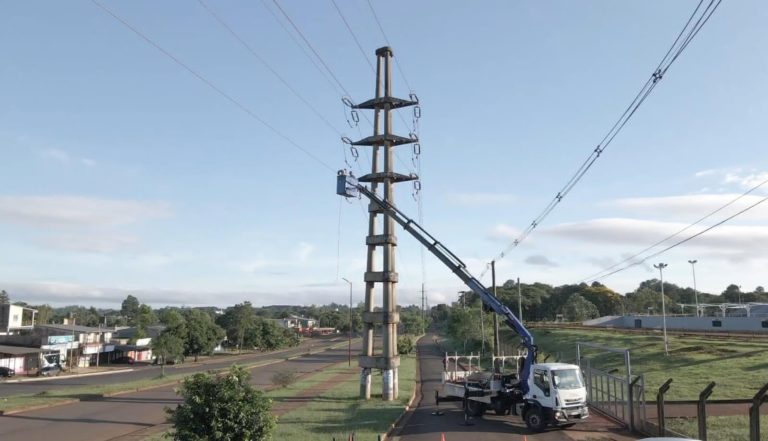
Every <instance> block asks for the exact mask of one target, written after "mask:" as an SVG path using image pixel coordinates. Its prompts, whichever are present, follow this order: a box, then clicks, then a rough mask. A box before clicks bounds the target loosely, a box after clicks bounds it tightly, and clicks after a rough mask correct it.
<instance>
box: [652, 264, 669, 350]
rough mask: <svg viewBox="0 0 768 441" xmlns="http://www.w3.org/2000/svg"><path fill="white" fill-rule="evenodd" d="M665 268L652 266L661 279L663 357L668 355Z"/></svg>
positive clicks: (659, 265)
mask: <svg viewBox="0 0 768 441" xmlns="http://www.w3.org/2000/svg"><path fill="white" fill-rule="evenodd" d="M667 266H668V265H667V264H666V263H659V264H658V265H653V267H654V268H658V270H659V278H660V279H661V321H662V325H663V327H664V355H669V344H668V343H667V308H666V305H665V301H664V268H666V267H667Z"/></svg>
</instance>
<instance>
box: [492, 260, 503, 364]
mask: <svg viewBox="0 0 768 441" xmlns="http://www.w3.org/2000/svg"><path fill="white" fill-rule="evenodd" d="M491 284H492V285H493V296H494V297H496V261H495V260H492V261H491ZM493 355H495V356H497V357H498V356H499V355H501V350H500V348H499V315H498V314H493ZM493 367H494V368H495V367H496V366H493Z"/></svg>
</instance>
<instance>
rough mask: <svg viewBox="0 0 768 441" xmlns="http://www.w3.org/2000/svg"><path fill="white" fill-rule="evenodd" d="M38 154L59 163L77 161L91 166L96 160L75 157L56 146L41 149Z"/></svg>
mask: <svg viewBox="0 0 768 441" xmlns="http://www.w3.org/2000/svg"><path fill="white" fill-rule="evenodd" d="M39 154H40V157H41V158H43V159H45V160H48V161H54V162H59V163H61V164H72V163H78V164H81V165H84V166H86V167H93V166H95V165H96V161H95V160H93V159H91V158H79V157H75V156H73V155H72V154H70V153H69V152H67V151H64V150H61V149H56V148H47V149H43V150H41V151H40V152H39Z"/></svg>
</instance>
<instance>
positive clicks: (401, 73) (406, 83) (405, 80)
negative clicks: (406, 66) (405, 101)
mask: <svg viewBox="0 0 768 441" xmlns="http://www.w3.org/2000/svg"><path fill="white" fill-rule="evenodd" d="M368 7H369V8H370V9H371V14H373V18H374V19H375V20H376V24H377V25H378V26H379V30H380V31H381V35H382V36H383V37H384V41H386V42H387V46H390V47H391V46H392V45H391V44H390V43H389V38H387V33H386V32H384V26H382V25H381V21H380V20H379V15H378V14H376V9H374V7H373V3H371V0H368ZM395 64H396V65H397V70H398V71H399V72H400V76H401V77H403V81H404V82H405V85H406V86H407V87H408V90H409V91H410V92H413V88H412V87H411V85H410V84H408V78H406V77H405V73H404V72H403V68H402V67H401V66H400V62H399V61H398V60H397V58H395Z"/></svg>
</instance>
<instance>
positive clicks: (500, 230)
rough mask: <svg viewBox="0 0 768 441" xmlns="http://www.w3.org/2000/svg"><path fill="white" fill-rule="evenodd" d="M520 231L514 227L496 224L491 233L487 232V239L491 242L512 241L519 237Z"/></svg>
mask: <svg viewBox="0 0 768 441" xmlns="http://www.w3.org/2000/svg"><path fill="white" fill-rule="evenodd" d="M520 233H521V232H520V230H518V229H517V228H515V227H512V226H509V225H506V224H496V225H495V226H494V227H493V228H492V229H491V231H489V232H488V238H489V239H492V240H508V241H512V240H515V239H517V238H518V237H519V236H520Z"/></svg>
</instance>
